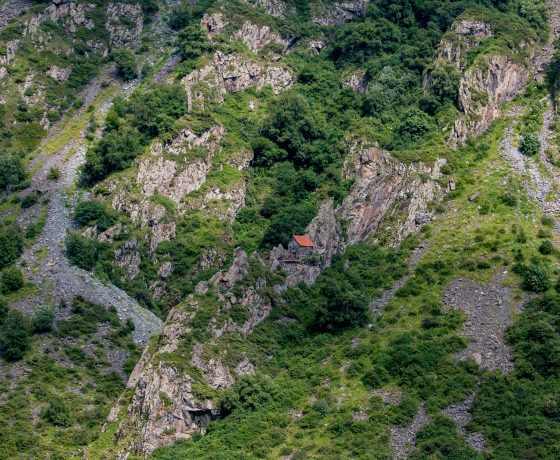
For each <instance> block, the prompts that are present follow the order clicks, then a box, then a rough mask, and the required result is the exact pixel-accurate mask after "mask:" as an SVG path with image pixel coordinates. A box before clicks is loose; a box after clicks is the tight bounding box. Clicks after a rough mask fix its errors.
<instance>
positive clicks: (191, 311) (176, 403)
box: [109, 140, 454, 455]
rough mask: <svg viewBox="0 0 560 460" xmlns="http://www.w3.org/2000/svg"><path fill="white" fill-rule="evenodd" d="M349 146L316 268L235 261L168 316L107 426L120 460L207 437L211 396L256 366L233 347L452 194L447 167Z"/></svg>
mask: <svg viewBox="0 0 560 460" xmlns="http://www.w3.org/2000/svg"><path fill="white" fill-rule="evenodd" d="M349 145H350V146H349V148H348V161H347V163H346V167H345V172H344V174H345V177H356V181H355V183H354V185H353V187H352V189H351V190H350V193H349V194H348V196H347V197H346V198H345V199H344V201H343V203H342V204H341V205H340V206H338V207H336V208H335V207H334V205H333V201H332V200H328V201H325V202H324V203H323V204H322V205H321V206H320V209H319V210H318V214H317V216H316V217H315V219H314V220H313V221H312V222H311V223H310V224H309V226H308V228H307V231H306V233H307V234H309V235H310V237H311V238H312V240H313V241H314V243H315V245H316V252H315V254H316V260H313V261H305V260H304V261H300V262H299V263H296V264H290V265H289V266H287V265H286V264H284V263H283V260H282V255H283V252H284V249H283V248H282V247H278V248H275V249H274V250H273V251H272V252H271V255H270V260H269V261H266V262H265V261H263V260H262V259H261V258H260V257H259V256H258V255H257V254H255V255H253V256H251V257H248V256H247V254H245V253H244V252H243V251H237V252H236V254H235V257H234V261H233V263H232V265H231V267H230V268H229V269H228V270H226V271H221V272H218V273H217V274H216V275H214V276H213V277H212V278H211V279H210V281H208V282H203V283H200V284H199V285H198V286H197V288H196V293H195V294H194V295H193V296H191V297H190V298H189V299H187V300H186V301H185V302H183V303H181V304H180V305H178V306H177V307H176V308H174V309H173V311H172V312H171V313H170V315H169V317H168V319H167V322H166V326H165V328H164V330H163V333H162V335H161V337H160V338H159V339H158V341H157V343H153V344H151V346H150V347H148V348H147V350H146V351H145V353H144V355H143V357H142V359H141V360H140V362H139V363H138V365H137V366H136V368H135V370H134V372H133V374H132V376H131V378H130V380H129V382H128V388H129V390H130V391H131V392H132V394H133V396H132V399H129V398H127V397H123V398H122V399H121V401H120V402H119V405H118V406H117V407H115V409H114V410H113V412H112V416H111V417H110V419H109V422H110V423H113V424H115V425H118V427H119V428H118V430H117V438H118V445H120V446H121V449H122V450H121V455H125V453H126V452H130V451H133V452H136V453H139V452H145V453H149V452H151V451H152V450H153V449H155V448H156V447H158V446H161V445H166V444H170V443H173V442H175V441H176V440H178V439H184V438H189V437H191V436H192V435H193V433H195V432H200V431H202V432H204V427H205V426H206V424H207V423H208V422H209V421H211V420H212V419H213V418H215V417H217V416H218V415H219V408H218V407H216V405H215V402H213V401H214V400H213V399H212V397H211V395H214V396H216V395H217V394H218V393H216V391H220V390H223V389H225V388H228V387H230V386H231V385H232V384H233V383H234V381H235V379H236V376H239V375H245V374H247V373H252V372H254V369H255V367H256V365H257V363H255V362H252V361H251V359H250V358H249V357H247V356H245V355H243V354H241V355H240V354H239V353H238V352H236V347H235V346H234V345H233V342H231V340H232V337H236V340H243V337H246V336H247V335H248V334H251V332H252V331H253V330H254V328H255V327H256V326H257V325H258V324H259V323H260V322H262V321H263V320H264V319H265V318H266V317H267V316H268V314H269V313H270V311H271V309H272V307H273V305H274V303H276V302H279V301H281V293H282V292H283V291H284V290H285V289H286V287H287V286H294V285H297V284H298V283H300V282H304V283H307V284H311V283H313V282H314V281H315V279H316V278H317V277H318V276H319V274H320V273H321V271H322V270H323V269H324V268H326V267H328V266H329V265H330V263H331V260H332V257H333V256H334V255H335V254H337V253H340V252H341V251H343V250H344V249H345V248H346V247H347V246H348V245H350V244H355V243H359V242H364V241H369V240H371V239H372V238H374V237H375V235H376V232H377V231H378V230H379V228H380V225H382V223H383V222H384V220H385V219H387V218H388V217H390V218H391V225H394V227H395V231H394V232H393V231H391V232H390V234H391V238H392V240H391V241H392V242H393V243H394V244H397V243H398V242H399V241H401V240H402V239H403V238H405V237H406V236H407V235H409V234H411V233H414V232H416V231H417V230H418V229H420V227H421V226H422V225H423V224H425V223H427V222H429V221H430V220H431V218H432V214H431V213H430V212H429V210H428V205H429V203H430V202H432V201H437V200H439V199H441V197H442V196H443V195H444V194H445V193H446V192H447V191H449V190H451V189H453V188H454V183H453V181H452V180H450V179H445V176H443V175H442V173H441V170H440V169H441V166H442V165H444V164H445V160H438V161H436V162H435V164H434V165H433V166H428V165H425V164H422V163H418V164H409V165H407V164H404V163H401V162H399V161H398V160H396V159H395V158H393V157H392V156H391V155H390V154H389V153H388V152H384V151H382V150H380V149H378V148H377V147H375V146H373V145H371V144H370V143H367V142H365V141H363V140H362V141H354V142H351V143H349ZM442 184H443V185H442ZM199 315H200V316H199ZM200 317H205V318H207V319H206V320H205V321H206V322H205V323H204V324H203V329H204V333H201V331H199V330H198V329H197V328H199V327H200V324H198V325H196V323H197V318H200ZM201 339H202V340H201ZM185 363H188V364H185ZM194 389H197V391H198V392H197V391H195V390H194ZM202 395H206V396H205V397H202ZM118 414H120V415H118Z"/></svg>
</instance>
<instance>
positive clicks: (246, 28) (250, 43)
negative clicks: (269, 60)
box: [233, 21, 289, 53]
mask: <svg viewBox="0 0 560 460" xmlns="http://www.w3.org/2000/svg"><path fill="white" fill-rule="evenodd" d="M233 39H235V40H240V41H242V42H243V43H245V45H247V48H249V49H250V50H251V51H253V53H258V52H259V51H261V50H262V49H263V48H264V47H265V46H267V45H270V44H271V43H275V44H277V45H278V46H279V47H280V48H281V49H282V50H285V49H286V48H287V47H288V45H289V41H288V40H286V39H283V38H282V37H281V36H280V35H279V34H277V33H276V32H274V31H273V30H272V29H271V28H270V27H268V26H257V25H256V24H253V23H252V22H250V21H245V22H244V23H243V25H242V26H241V28H240V29H239V30H238V31H237V32H235V34H234V35H233Z"/></svg>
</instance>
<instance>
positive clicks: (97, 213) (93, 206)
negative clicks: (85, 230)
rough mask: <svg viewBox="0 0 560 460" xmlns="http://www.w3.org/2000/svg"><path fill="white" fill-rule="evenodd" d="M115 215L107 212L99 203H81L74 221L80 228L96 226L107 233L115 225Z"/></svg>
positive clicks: (75, 211) (75, 212)
mask: <svg viewBox="0 0 560 460" xmlns="http://www.w3.org/2000/svg"><path fill="white" fill-rule="evenodd" d="M116 220H117V219H116V217H115V215H114V213H112V212H110V211H108V210H107V208H106V206H104V205H103V204H102V203H100V202H99V201H94V200H92V201H81V202H80V203H78V205H77V206H76V209H75V210H74V221H75V222H76V224H78V225H79V226H80V227H85V226H86V225H96V226H97V229H98V230H100V231H105V230H107V229H108V228H109V227H112V226H113V225H115V222H116Z"/></svg>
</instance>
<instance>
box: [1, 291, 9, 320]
mask: <svg viewBox="0 0 560 460" xmlns="http://www.w3.org/2000/svg"><path fill="white" fill-rule="evenodd" d="M8 310H9V307H8V301H7V300H6V299H5V298H4V297H0V324H2V323H4V320H5V319H6V316H8Z"/></svg>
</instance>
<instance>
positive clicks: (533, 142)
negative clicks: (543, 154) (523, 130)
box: [521, 133, 541, 157]
mask: <svg viewBox="0 0 560 460" xmlns="http://www.w3.org/2000/svg"><path fill="white" fill-rule="evenodd" d="M540 148H541V141H540V140H539V135H538V133H527V134H526V135H525V136H523V139H522V140H521V151H522V152H523V153H524V154H525V155H528V156H530V157H532V156H533V155H536V154H538V153H539V150H540Z"/></svg>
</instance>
